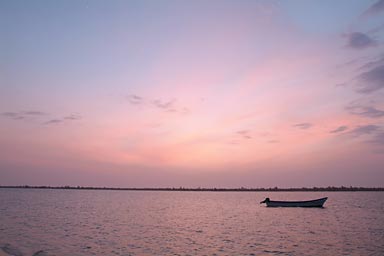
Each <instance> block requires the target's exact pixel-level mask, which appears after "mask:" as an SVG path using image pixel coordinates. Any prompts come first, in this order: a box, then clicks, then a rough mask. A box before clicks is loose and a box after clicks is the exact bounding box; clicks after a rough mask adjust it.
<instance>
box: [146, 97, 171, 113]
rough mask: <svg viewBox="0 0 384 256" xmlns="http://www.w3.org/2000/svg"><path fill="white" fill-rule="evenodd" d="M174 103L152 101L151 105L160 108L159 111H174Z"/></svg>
mask: <svg viewBox="0 0 384 256" xmlns="http://www.w3.org/2000/svg"><path fill="white" fill-rule="evenodd" d="M175 102H176V100H175V99H173V100H169V101H162V100H153V101H152V104H153V105H154V106H155V107H157V108H161V109H165V110H168V111H169V110H172V109H174V105H175ZM170 112H172V111H170Z"/></svg>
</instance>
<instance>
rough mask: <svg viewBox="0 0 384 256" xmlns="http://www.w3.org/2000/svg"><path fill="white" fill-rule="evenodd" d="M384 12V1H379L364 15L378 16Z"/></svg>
mask: <svg viewBox="0 0 384 256" xmlns="http://www.w3.org/2000/svg"><path fill="white" fill-rule="evenodd" d="M381 12H384V0H378V1H377V2H376V3H374V4H373V5H371V6H370V7H369V8H368V9H367V10H366V11H365V12H364V13H363V15H376V14H379V13H381Z"/></svg>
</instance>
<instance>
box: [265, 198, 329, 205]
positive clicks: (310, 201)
mask: <svg viewBox="0 0 384 256" xmlns="http://www.w3.org/2000/svg"><path fill="white" fill-rule="evenodd" d="M327 199H328V197H323V198H319V199H314V200H307V201H274V200H269V201H268V203H270V202H271V203H296V204H297V203H312V202H317V201H323V200H324V201H326V200H327ZM265 203H267V202H265Z"/></svg>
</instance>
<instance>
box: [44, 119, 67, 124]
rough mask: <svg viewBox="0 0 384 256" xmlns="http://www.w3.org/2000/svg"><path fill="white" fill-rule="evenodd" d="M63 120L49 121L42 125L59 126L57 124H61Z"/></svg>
mask: <svg viewBox="0 0 384 256" xmlns="http://www.w3.org/2000/svg"><path fill="white" fill-rule="evenodd" d="M62 122H63V120H62V119H51V120H49V121H47V122H44V124H59V123H62Z"/></svg>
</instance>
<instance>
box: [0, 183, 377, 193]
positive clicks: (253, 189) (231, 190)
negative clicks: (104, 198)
mask: <svg viewBox="0 0 384 256" xmlns="http://www.w3.org/2000/svg"><path fill="white" fill-rule="evenodd" d="M0 188H24V189H68V190H71V189H72V190H137V191H217V192H221V191H222V192H225V191H228V192H236V191H239V192H243V191H244V192H247V191H248V192H255V191H257V192H263V191H271V192H273V191H281V192H289V191H291V192H294V191H384V187H355V186H349V187H345V186H341V187H335V186H328V187H301V188H279V187H273V188H272V187H270V188H245V187H240V188H201V187H197V188H188V187H165V188H161V187H159V188H150V187H143V188H137V187H92V186H68V185H67V186H30V185H20V186H0Z"/></svg>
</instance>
